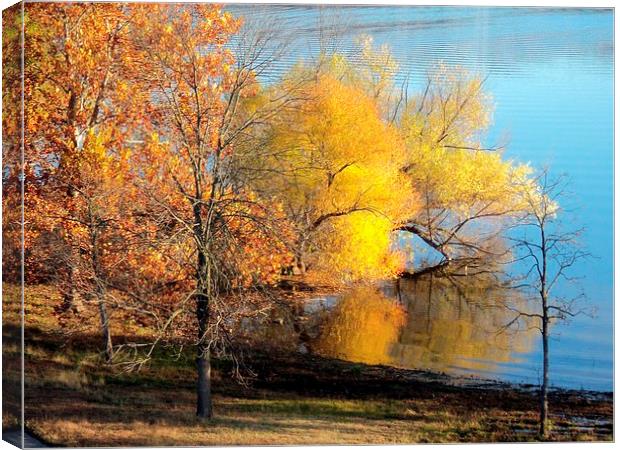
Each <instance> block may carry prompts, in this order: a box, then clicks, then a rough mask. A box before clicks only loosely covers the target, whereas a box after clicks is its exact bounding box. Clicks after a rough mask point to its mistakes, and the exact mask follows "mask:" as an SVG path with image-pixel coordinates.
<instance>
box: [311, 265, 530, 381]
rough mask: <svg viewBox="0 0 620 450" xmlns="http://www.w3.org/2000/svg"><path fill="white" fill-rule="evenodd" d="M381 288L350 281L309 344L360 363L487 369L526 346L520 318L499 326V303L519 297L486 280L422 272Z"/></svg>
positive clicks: (502, 313) (503, 312) (505, 317)
mask: <svg viewBox="0 0 620 450" xmlns="http://www.w3.org/2000/svg"><path fill="white" fill-rule="evenodd" d="M389 291H390V289H387V290H386V291H385V292H388V294H389V296H386V295H385V294H383V293H382V292H381V291H380V290H378V289H376V288H373V287H358V288H355V289H353V290H352V291H350V292H349V293H348V294H346V295H344V296H343V297H342V299H341V300H340V301H339V302H338V303H337V304H336V305H335V306H334V308H333V309H332V310H331V311H329V312H328V313H327V314H326V317H324V318H323V322H322V326H321V332H320V334H319V336H318V338H317V339H315V340H314V341H313V342H312V343H311V346H312V350H313V351H314V352H316V353H319V354H321V355H323V356H329V357H335V358H340V359H345V360H349V361H355V362H363V363H367V364H388V365H394V366H398V367H406V368H430V369H434V370H442V371H446V372H456V371H458V370H463V369H467V370H472V371H474V372H476V371H478V372H494V371H497V370H498V364H500V363H509V362H512V361H514V360H515V358H516V357H518V354H519V353H521V352H528V351H529V350H530V349H531V347H532V343H533V338H534V333H535V331H534V328H530V330H529V331H523V328H528V327H529V325H528V324H522V330H521V331H516V330H514V329H504V326H505V325H506V324H507V323H509V322H510V321H511V319H512V318H513V317H514V314H513V313H511V312H510V311H509V310H507V309H506V308H503V307H501V306H500V305H501V304H503V303H506V302H507V301H508V300H509V302H510V304H512V305H513V306H519V303H520V302H522V301H523V300H522V299H521V298H520V297H519V295H518V294H517V293H516V292H507V291H505V290H502V289H500V288H498V287H497V286H496V285H494V284H493V283H492V282H491V280H488V279H486V280H485V279H476V278H468V279H467V280H466V281H458V282H454V281H453V280H449V279H437V278H436V277H435V278H433V277H427V278H423V279H420V280H418V281H415V282H412V281H401V282H400V283H399V288H398V289H394V292H391V293H389ZM507 297H510V298H507ZM523 325H525V327H523Z"/></svg>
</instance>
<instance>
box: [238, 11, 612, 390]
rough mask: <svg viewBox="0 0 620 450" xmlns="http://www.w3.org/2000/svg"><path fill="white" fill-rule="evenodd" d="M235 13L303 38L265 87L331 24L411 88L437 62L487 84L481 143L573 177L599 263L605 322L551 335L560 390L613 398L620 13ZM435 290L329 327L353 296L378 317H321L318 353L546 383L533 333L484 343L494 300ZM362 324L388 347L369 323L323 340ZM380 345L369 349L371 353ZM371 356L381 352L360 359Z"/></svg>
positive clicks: (408, 289) (588, 279) (413, 291)
mask: <svg viewBox="0 0 620 450" xmlns="http://www.w3.org/2000/svg"><path fill="white" fill-rule="evenodd" d="M229 9H230V10H231V11H233V12H234V13H236V14H239V15H243V16H246V17H248V18H263V17H269V16H274V17H276V18H277V20H278V23H280V24H282V26H283V27H284V28H285V30H286V29H288V30H289V31H290V32H291V33H292V34H291V35H292V36H294V37H295V40H294V43H293V52H292V54H291V56H289V57H288V58H285V59H283V61H282V62H281V64H279V65H277V66H275V67H274V68H273V69H272V70H271V72H270V73H269V74H268V75H267V76H266V78H269V79H274V78H276V77H277V76H278V75H279V74H280V73H282V72H283V71H284V70H286V69H287V68H288V67H290V66H291V65H292V64H294V63H295V62H296V61H298V60H300V59H303V58H305V57H308V56H309V55H315V54H316V53H317V52H318V49H319V33H318V27H319V24H320V23H331V22H334V23H337V24H342V26H343V27H342V31H343V33H342V37H341V39H342V43H343V51H346V49H347V46H350V45H351V43H352V42H353V40H354V39H355V38H356V37H357V36H359V35H362V34H367V35H371V36H372V37H373V38H374V41H375V42H376V43H377V44H387V45H389V46H390V47H391V48H392V51H393V53H394V55H395V56H396V57H397V59H398V60H399V62H400V69H399V73H398V75H397V78H398V79H402V78H403V77H405V76H408V77H409V79H410V80H411V83H410V89H411V90H412V91H418V90H420V89H421V88H422V83H423V82H424V80H425V77H426V73H427V71H428V70H429V68H431V67H433V65H435V64H436V63H437V62H439V61H443V62H445V63H447V64H455V65H461V66H464V67H466V68H468V69H470V70H472V71H475V72H478V73H480V74H482V75H484V76H487V75H488V80H487V82H486V87H487V89H488V91H489V92H490V93H491V94H492V95H493V99H494V104H495V112H494V121H493V125H492V127H491V129H490V130H489V134H488V136H487V142H486V144H488V145H493V144H495V143H498V142H502V143H503V142H508V145H507V147H506V150H505V155H506V156H507V157H508V158H511V159H515V160H518V161H520V162H529V163H531V164H532V165H533V166H534V167H541V166H543V165H548V166H549V167H550V171H551V173H552V174H560V173H565V174H567V175H568V176H569V177H570V180H571V184H570V188H571V191H572V195H571V197H570V199H569V200H567V202H566V203H565V206H566V207H567V208H569V209H572V210H574V211H575V214H574V217H575V219H574V222H575V223H574V224H571V225H574V227H575V228H579V227H581V226H585V227H586V228H587V230H586V233H585V235H584V238H583V243H584V244H585V246H586V247H587V249H588V251H590V252H591V253H592V254H593V255H594V258H592V259H590V260H588V261H585V262H583V263H580V264H579V265H578V266H577V267H575V268H574V272H573V273H575V274H578V275H580V276H583V281H582V286H583V287H584V289H585V290H586V293H587V295H588V301H589V304H590V305H592V306H594V307H595V308H596V310H597V312H596V316H595V317H594V318H590V317H585V316H579V317H577V318H575V319H574V320H572V322H571V323H568V324H558V325H556V326H554V328H553V339H552V341H551V349H550V352H551V358H550V379H551V384H552V385H555V386H561V387H569V388H584V389H592V390H612V389H613V156H614V155H613V151H614V148H613V133H614V129H613V95H614V84H613V79H614V77H613V75H614V57H613V51H614V39H613V10H611V9H585V8H562V9H555V8H553V9H552V8H486V7H485V8H482V7H481V8H474V7H471V8H470V7H403V6H393V7H353V6H351V7H342V6H341V7H327V6H324V7H314V6H276V5H271V6H269V7H254V6H248V5H235V6H231V7H229ZM409 283H410V282H409ZM433 283H435V284H434V285H433ZM438 283H439V282H438V281H437V280H435V281H433V282H431V283H430V284H429V285H428V286H426V287H425V286H423V283H421V284H419V285H417V286H411V285H409V286H404V287H403V286H401V288H402V289H401V301H400V302H394V301H393V295H392V296H390V295H387V294H389V293H384V294H385V295H384V294H380V293H379V294H377V293H375V294H372V295H371V294H367V293H366V294H363V293H359V292H358V293H357V294H356V293H353V294H351V295H349V296H347V295H345V296H344V297H343V298H341V299H338V300H337V301H334V302H333V305H332V306H331V307H330V311H332V312H330V313H329V314H328V316H329V315H330V314H331V315H332V316H338V314H339V313H338V311H341V314H340V315H341V316H342V317H344V316H346V314H344V313H342V311H345V310H348V309H351V307H350V305H348V303H347V302H352V301H353V300H350V299H351V298H353V297H355V296H356V295H357V298H358V300H355V302H357V304H358V307H359V305H362V304H365V303H364V302H366V303H368V305H367V307H368V308H370V309H369V311H370V310H372V308H379V307H384V309H385V311H383V312H380V311H379V312H377V311H375V312H368V311H367V312H368V314H367V315H366V316H359V317H358V318H357V319H350V318H349V319H347V320H344V319H342V317H341V318H340V319H338V318H333V317H331V316H329V317H331V318H325V319H324V320H325V321H326V322H325V323H324V325H323V329H324V330H327V331H325V333H326V334H325V336H327V337H325V339H324V341H325V342H323V348H319V347H321V345H319V344H320V343H317V342H318V341H316V340H315V342H314V346H315V347H316V349H317V350H316V351H317V352H319V353H321V352H322V353H325V354H332V355H336V356H338V355H339V357H342V358H344V359H351V360H359V361H362V360H364V361H373V362H376V363H385V364H393V365H399V366H406V367H420V368H432V369H436V370H443V371H447V372H454V373H472V374H477V375H483V376H486V377H494V378H500V379H503V380H507V381H512V382H526V383H538V382H539V380H540V377H541V359H542V358H541V351H540V348H541V344H540V337H539V336H538V335H535V334H532V333H525V334H515V335H506V336H504V337H501V338H498V339H489V334H488V333H491V332H492V331H491V328H493V327H496V328H497V326H501V324H502V319H503V318H502V317H501V314H499V313H496V312H495V311H493V312H490V311H492V310H493V308H489V307H488V305H487V306H482V307H481V306H480V304H481V302H482V304H486V303H488V300H489V298H484V296H485V295H491V294H488V292H487V293H486V294H485V291H484V290H482V291H480V292H479V293H478V294H476V295H474V297H475V298H474V300H471V299H469V300H467V299H466V297H467V296H463V295H461V294H458V295H457V294H455V293H454V289H455V288H454V287H453V286H452V287H450V286H441V285H440V283H439V284H438ZM478 288H479V287H478ZM478 288H476V289H478ZM566 289H568V288H566ZM373 295H374V296H375V297H377V295H378V297H377V298H379V300H376V299H375V303H374V305H373V304H372V302H370V301H369V300H364V299H365V298H371V297H373ZM459 295H460V296H461V297H459ZM382 296H383V297H382ZM384 297H385V298H391V299H392V300H391V303H390V304H393V305H396V304H398V305H400V307H402V308H404V311H405V312H406V314H405V315H404V316H403V317H401V316H400V315H399V313H398V312H396V310H391V309H390V307H389V306H387V304H386V303H385V301H388V300H381V299H383V298H384ZM459 298H460V300H459ZM348 299H349V300H348ZM359 299H361V300H359ZM403 299H404V300H403ZM369 302H370V303H369ZM388 302H389V301H388ZM459 302H460V304H459ZM378 305H379V306H378ZM360 308H361V307H360ZM333 311H336V312H333ZM390 311H391V312H390ZM373 314H374V315H373ZM349 316H350V315H349ZM326 317H327V316H326ZM363 317H366V318H369V319H368V320H372V321H373V322H372V323H374V324H375V325H374V326H375V328H376V329H381V330H382V332H383V333H384V337H382V338H381V339H376V336H377V333H378V332H377V333H373V332H372V327H370V328H366V331H367V333H360V332H359V331H360V330H361V329H363V328H360V327H361V325H360V326H358V328H357V330H356V331H355V333H354V335H355V336H353V337H352V338H351V339H350V340H349V341H347V342H348V343H346V344H344V343H343V344H342V345H343V347H342V348H340V349H338V348H336V347H334V344H333V343H329V342H328V341H329V339H328V337H329V336H330V335H331V334H333V335H336V334H338V333H336V331H334V330H341V334H342V333H345V334H346V331H344V330H346V327H347V325H345V322H346V323H356V321H357V323H358V324H361V323H362V322H363ZM381 317H384V318H385V320H383V321H382V320H380V318H381ZM504 319H505V318H504ZM330 320H331V322H330ZM385 321H391V322H392V325H390V326H391V328H390V326H387V325H385V324H384V325H383V328H381V326H380V324H382V323H383V322H385ZM338 324H340V325H338ZM330 327H331V328H330ZM384 328H385V329H384ZM388 328H389V329H388ZM329 330H332V331H329ZM330 333H331V334H330ZM316 339H320V337H317V338H316ZM332 340H333V339H332ZM344 341H346V339H344V340H343V342H344ZM378 341H380V342H378ZM373 345H374V346H375V347H376V348H374V350H373V349H370V350H369V349H368V348H366V347H368V346H370V347H372V346H373ZM365 346H366V347H365ZM355 347H359V348H358V350H355ZM365 348H366V349H365ZM356 352H357V353H356ZM373 352H374V353H375V354H379V353H382V352H383V355H382V356H381V357H379V356H377V357H371V358H370V359H369V358H367V357H365V356H364V355H366V356H368V355H369V354H372V353H373ZM351 355H353V356H351ZM360 355H361V356H360ZM373 358H374V359H373Z"/></svg>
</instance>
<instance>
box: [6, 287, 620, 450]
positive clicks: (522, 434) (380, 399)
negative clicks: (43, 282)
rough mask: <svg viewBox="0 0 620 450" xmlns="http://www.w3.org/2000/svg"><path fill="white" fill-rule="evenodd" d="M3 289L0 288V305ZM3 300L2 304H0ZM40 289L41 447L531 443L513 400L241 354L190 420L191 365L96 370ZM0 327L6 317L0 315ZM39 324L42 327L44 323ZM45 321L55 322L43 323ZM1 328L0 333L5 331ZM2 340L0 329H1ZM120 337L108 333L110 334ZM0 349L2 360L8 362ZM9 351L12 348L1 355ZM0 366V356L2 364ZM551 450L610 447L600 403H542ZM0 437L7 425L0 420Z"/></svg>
mask: <svg viewBox="0 0 620 450" xmlns="http://www.w3.org/2000/svg"><path fill="white" fill-rule="evenodd" d="M13 289H14V287H11V286H7V285H5V286H4V291H5V299H7V297H10V295H11V293H12V292H13V291H12V290H13ZM7 293H8V296H7ZM56 300H57V298H56V296H55V294H54V293H53V291H50V290H49V289H48V288H43V287H39V288H31V289H30V290H29V291H28V292H27V301H26V304H27V310H30V312H31V314H33V315H36V316H37V317H39V318H38V319H37V318H36V317H34V316H33V318H32V319H28V320H27V324H28V327H27V330H26V340H27V348H26V371H27V377H26V415H25V416H26V426H27V427H28V428H29V429H30V430H32V431H33V432H34V433H35V434H36V435H37V436H38V437H40V438H41V439H42V440H44V441H46V442H48V443H50V444H53V445H69V446H117V445H123V446H137V445H221V444H328V443H331V444H336V443H352V444H353V443H356V444H362V443H373V444H380V443H413V442H475V441H522V440H533V439H535V438H536V426H537V425H536V420H537V412H536V405H537V403H536V397H535V395H534V394H532V393H531V392H528V391H527V390H523V389H521V390H520V389H514V388H511V387H508V386H505V385H501V384H491V385H484V386H483V387H481V386H478V385H476V383H472V382H467V381H466V380H458V379H453V378H450V377H447V376H442V375H439V374H429V373H425V372H418V371H407V370H399V369H393V368H388V367H380V366H367V365H362V364H355V363H348V362H344V361H339V360H331V359H325V358H320V357H316V356H311V355H301V354H295V353H284V352H275V351H268V352H267V351H262V350H261V349H247V350H248V358H247V363H248V365H249V367H251V368H252V370H253V371H254V372H255V376H254V377H253V378H252V379H250V380H249V384H248V386H242V385H240V384H238V383H236V382H235V381H233V380H232V378H231V376H230V369H231V365H230V363H229V362H228V361H225V360H215V361H214V394H215V396H214V408H215V414H216V418H215V419H214V420H213V421H212V422H208V423H204V422H200V421H198V420H197V419H195V417H194V410H193V408H194V405H193V402H194V377H195V375H194V368H193V362H192V357H191V353H190V352H187V353H183V354H181V355H180V358H178V359H177V358H174V357H173V356H172V354H170V353H167V352H166V351H165V350H161V351H160V353H158V355H157V357H156V359H155V360H154V361H153V362H152V364H150V365H149V366H147V367H145V368H144V369H143V370H142V371H141V372H139V373H131V374H128V373H122V372H120V371H118V370H116V369H114V368H113V367H105V366H102V365H101V364H100V363H99V355H98V353H97V351H96V343H97V335H96V334H94V333H93V332H92V330H91V331H84V332H83V333H81V334H79V335H72V336H71V337H70V338H67V336H63V335H60V334H57V333H54V332H53V320H52V319H50V318H49V317H47V316H46V314H48V313H50V311H51V309H52V308H53V304H54V302H55V301H56ZM3 313H4V317H5V321H6V319H7V318H9V319H10V318H11V317H13V313H12V311H11V310H10V305H8V306H7V304H6V303H5V304H4V305H3ZM50 317H51V316H50ZM54 320H55V319H54ZM5 324H6V322H5ZM6 325H7V326H6V327H5V329H4V332H5V335H6V334H7V333H10V332H11V330H12V328H11V324H10V323H9V324H6ZM121 331H125V332H127V331H129V329H127V330H121V329H119V330H117V333H119V334H120V333H121ZM10 345H11V344H10V343H9V347H8V348H7V349H5V350H8V351H10V350H11V348H10ZM13 350H16V348H13ZM6 355H8V354H5V356H6ZM550 409H551V413H552V414H551V418H552V421H553V431H552V435H551V438H552V439H554V440H611V439H612V426H611V423H612V414H613V405H612V398H611V395H585V394H584V393H579V392H568V391H560V392H554V393H552V395H551V399H550ZM4 425H5V426H10V425H11V418H10V417H4Z"/></svg>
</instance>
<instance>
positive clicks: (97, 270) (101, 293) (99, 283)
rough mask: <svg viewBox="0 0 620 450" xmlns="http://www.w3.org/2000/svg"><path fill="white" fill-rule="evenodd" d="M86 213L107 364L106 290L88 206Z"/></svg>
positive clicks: (109, 355)
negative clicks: (87, 214) (88, 217)
mask: <svg viewBox="0 0 620 450" xmlns="http://www.w3.org/2000/svg"><path fill="white" fill-rule="evenodd" d="M88 213H89V216H90V219H91V220H90V240H91V251H92V254H91V264H92V270H93V274H94V276H95V295H96V297H97V305H98V307H99V320H100V322H101V336H102V338H103V348H104V352H105V359H106V361H107V362H110V361H112V356H113V347H112V334H111V333H110V320H109V317H108V311H107V308H106V305H105V297H106V289H105V286H104V284H103V276H102V270H101V267H100V264H99V230H98V227H97V223H96V221H95V219H94V214H93V212H92V207H91V205H89V207H88Z"/></svg>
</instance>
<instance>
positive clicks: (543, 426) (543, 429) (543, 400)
mask: <svg viewBox="0 0 620 450" xmlns="http://www.w3.org/2000/svg"><path fill="white" fill-rule="evenodd" d="M544 304H545V305H544V308H543V320H542V322H543V323H542V339H543V382H542V386H541V388H540V437H541V439H546V438H547V433H548V431H549V430H548V429H547V419H548V408H549V403H548V400H547V388H548V386H549V334H548V333H549V329H548V327H549V318H548V314H547V307H546V301H544Z"/></svg>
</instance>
